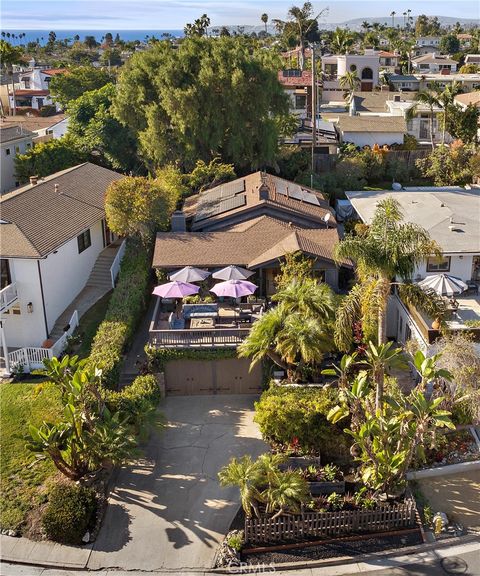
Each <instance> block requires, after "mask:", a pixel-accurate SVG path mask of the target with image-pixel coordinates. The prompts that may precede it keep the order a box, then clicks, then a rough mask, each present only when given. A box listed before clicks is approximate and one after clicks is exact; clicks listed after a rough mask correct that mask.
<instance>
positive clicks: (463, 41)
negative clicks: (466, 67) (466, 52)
mask: <svg viewBox="0 0 480 576" xmlns="http://www.w3.org/2000/svg"><path fill="white" fill-rule="evenodd" d="M457 38H458V39H459V40H460V46H461V47H462V49H463V48H470V46H471V45H472V40H473V36H472V35H471V34H457Z"/></svg>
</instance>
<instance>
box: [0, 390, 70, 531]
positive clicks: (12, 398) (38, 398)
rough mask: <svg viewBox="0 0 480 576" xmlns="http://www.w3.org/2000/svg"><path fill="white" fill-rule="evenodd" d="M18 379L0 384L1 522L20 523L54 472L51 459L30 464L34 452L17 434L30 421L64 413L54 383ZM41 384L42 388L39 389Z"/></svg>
mask: <svg viewBox="0 0 480 576" xmlns="http://www.w3.org/2000/svg"><path fill="white" fill-rule="evenodd" d="M39 382H41V380H37V381H34V382H18V383H15V384H7V383H4V384H0V422H1V425H0V441H1V442H0V445H1V450H0V486H1V490H2V498H1V499H0V526H1V527H2V528H11V529H16V528H19V527H21V525H22V523H23V522H24V520H25V517H26V514H27V513H28V512H29V510H31V509H32V508H34V507H35V505H36V504H38V503H39V502H41V501H42V500H43V498H44V496H43V495H42V485H43V484H44V482H45V480H46V479H47V478H48V477H50V476H52V475H53V474H55V471H56V469H55V467H54V466H53V464H51V463H50V462H46V461H42V462H38V463H36V464H34V465H33V466H31V463H32V462H33V461H34V460H35V457H34V455H33V454H32V453H31V452H29V451H28V450H27V449H26V448H25V442H24V440H22V439H21V438H18V436H20V435H23V434H25V433H26V431H27V429H28V424H29V423H32V424H34V425H36V426H38V425H40V424H41V423H42V421H43V420H47V421H55V420H56V419H57V418H59V416H60V415H61V407H60V397H59V394H58V391H57V389H56V388H55V387H54V385H53V384H51V383H48V382H46V383H42V384H41V385H39ZM38 388H41V391H40V392H39V391H38Z"/></svg>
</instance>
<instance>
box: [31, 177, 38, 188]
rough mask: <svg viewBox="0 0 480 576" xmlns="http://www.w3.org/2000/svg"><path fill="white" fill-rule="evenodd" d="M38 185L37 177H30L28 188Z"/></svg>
mask: <svg viewBox="0 0 480 576" xmlns="http://www.w3.org/2000/svg"><path fill="white" fill-rule="evenodd" d="M37 184H38V176H30V186H36V185H37Z"/></svg>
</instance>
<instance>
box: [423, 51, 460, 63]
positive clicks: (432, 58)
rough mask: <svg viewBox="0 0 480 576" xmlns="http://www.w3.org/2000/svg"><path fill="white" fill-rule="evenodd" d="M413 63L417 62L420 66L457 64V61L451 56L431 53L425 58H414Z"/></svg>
mask: <svg viewBox="0 0 480 576" xmlns="http://www.w3.org/2000/svg"><path fill="white" fill-rule="evenodd" d="M412 62H417V63H418V64H437V63H438V64H457V61H456V60H452V59H451V58H450V57H449V56H444V55H442V54H437V53H435V52H430V53H429V54H425V55H424V56H419V57H418V58H414V59H413V60H412Z"/></svg>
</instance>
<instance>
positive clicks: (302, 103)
mask: <svg viewBox="0 0 480 576" xmlns="http://www.w3.org/2000/svg"><path fill="white" fill-rule="evenodd" d="M306 107H307V96H306V95H305V94H295V109H296V110H304V109H305V108H306Z"/></svg>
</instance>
